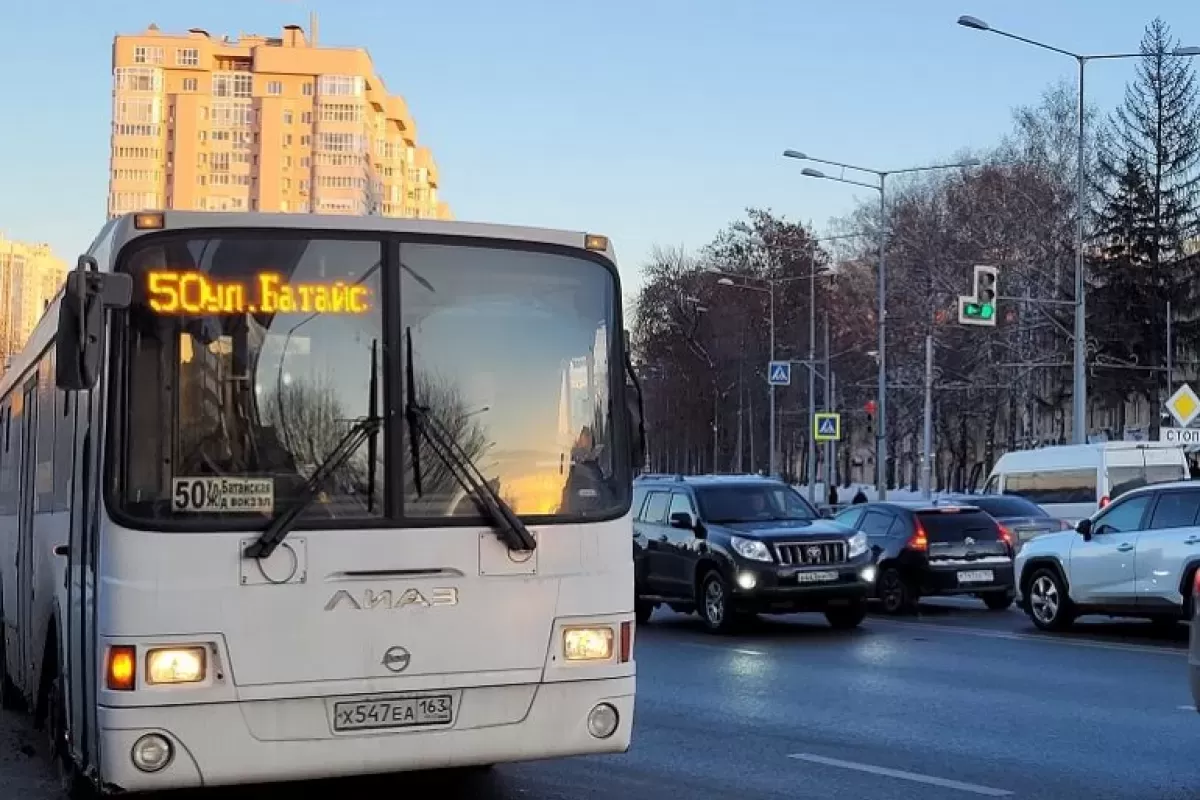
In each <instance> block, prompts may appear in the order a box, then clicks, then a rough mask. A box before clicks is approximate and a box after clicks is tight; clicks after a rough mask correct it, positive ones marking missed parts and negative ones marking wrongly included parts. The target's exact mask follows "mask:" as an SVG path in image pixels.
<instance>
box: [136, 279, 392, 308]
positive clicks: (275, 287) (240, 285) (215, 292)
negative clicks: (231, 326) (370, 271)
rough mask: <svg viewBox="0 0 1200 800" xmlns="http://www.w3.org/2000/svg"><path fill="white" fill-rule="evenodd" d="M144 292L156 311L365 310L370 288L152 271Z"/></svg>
mask: <svg viewBox="0 0 1200 800" xmlns="http://www.w3.org/2000/svg"><path fill="white" fill-rule="evenodd" d="M146 291H147V293H148V294H149V303H150V308H151V309H152V310H154V311H155V312H157V313H159V314H291V313H300V314H310V313H321V314H365V313H367V312H368V311H370V309H371V290H370V288H368V287H366V286H363V285H361V284H355V283H346V282H345V281H333V282H332V283H316V282H302V283H289V282H288V281H287V279H286V278H284V276H283V275H281V274H279V273H277V272H263V273H259V274H258V275H256V276H254V278H253V279H251V280H249V281H239V280H220V279H214V278H212V277H210V276H208V275H205V274H204V273H202V272H184V271H177V270H151V271H149V272H147V273H146Z"/></svg>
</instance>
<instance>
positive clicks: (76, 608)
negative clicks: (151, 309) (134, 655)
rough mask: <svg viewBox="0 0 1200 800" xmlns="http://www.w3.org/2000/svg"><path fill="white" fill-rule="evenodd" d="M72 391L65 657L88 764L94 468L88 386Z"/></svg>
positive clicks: (81, 753) (71, 725)
mask: <svg viewBox="0 0 1200 800" xmlns="http://www.w3.org/2000/svg"><path fill="white" fill-rule="evenodd" d="M68 397H69V398H70V401H71V403H72V405H73V406H74V409H73V410H74V412H75V413H74V416H73V417H70V416H69V417H67V419H68V420H70V421H71V422H72V423H73V427H72V431H73V435H74V442H73V447H72V449H71V450H72V453H74V459H73V460H72V465H71V493H72V495H71V530H70V539H69V540H68V545H69V546H68V548H67V607H66V609H64V612H65V614H66V625H65V636H64V637H63V638H64V645H65V647H66V655H65V661H64V662H63V663H64V667H65V673H66V676H67V680H66V686H64V689H65V691H66V692H67V698H68V700H69V705H68V707H67V716H68V720H67V725H68V730H69V731H70V732H71V737H70V741H71V747H72V753H73V755H74V756H75V757H76V758H77V759H78V761H79V763H80V764H84V765H90V764H92V763H94V759H92V758H91V756H92V754H93V753H94V752H95V749H94V741H93V738H92V737H93V734H94V732H95V719H94V717H93V716H92V715H91V714H90V713H89V708H90V707H91V706H92V705H93V704H92V703H90V702H89V701H90V699H91V698H93V697H95V685H94V683H93V682H92V681H91V680H89V670H91V669H94V665H93V662H90V661H89V660H88V656H89V654H91V656H92V658H93V659H94V657H95V653H94V651H95V648H94V647H92V646H91V642H92V638H91V634H92V632H93V630H94V628H93V626H92V610H93V609H94V608H95V602H94V598H93V597H92V589H93V588H94V586H95V583H94V580H93V578H94V572H93V570H92V569H91V565H92V564H93V563H94V558H95V553H94V539H93V538H92V537H91V536H90V535H89V532H90V531H93V530H94V523H95V502H94V501H95V495H94V492H93V491H92V485H93V484H94V483H95V481H94V480H93V476H94V475H95V474H96V473H95V467H94V459H93V455H94V453H93V446H92V436H91V433H90V431H91V411H92V404H91V402H90V400H91V394H90V393H89V392H72V393H70V394H69V395H68Z"/></svg>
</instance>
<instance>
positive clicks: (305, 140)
mask: <svg viewBox="0 0 1200 800" xmlns="http://www.w3.org/2000/svg"><path fill="white" fill-rule="evenodd" d="M310 144H312V137H311V136H301V137H300V146H301V147H308V146H309V145H310Z"/></svg>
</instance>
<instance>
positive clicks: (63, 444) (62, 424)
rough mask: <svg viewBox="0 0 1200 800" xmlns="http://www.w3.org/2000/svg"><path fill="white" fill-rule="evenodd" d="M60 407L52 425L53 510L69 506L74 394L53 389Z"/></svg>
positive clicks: (68, 508)
mask: <svg viewBox="0 0 1200 800" xmlns="http://www.w3.org/2000/svg"><path fill="white" fill-rule="evenodd" d="M54 394H55V399H56V400H57V404H58V406H59V408H60V409H61V410H60V411H59V413H58V414H57V415H56V416H57V417H58V421H57V422H56V424H55V426H54V499H53V504H52V507H53V509H54V510H55V511H68V510H70V508H71V475H72V473H73V472H74V469H75V417H74V414H72V411H73V410H74V408H75V400H74V398H75V394H74V393H73V392H60V391H55V392H54Z"/></svg>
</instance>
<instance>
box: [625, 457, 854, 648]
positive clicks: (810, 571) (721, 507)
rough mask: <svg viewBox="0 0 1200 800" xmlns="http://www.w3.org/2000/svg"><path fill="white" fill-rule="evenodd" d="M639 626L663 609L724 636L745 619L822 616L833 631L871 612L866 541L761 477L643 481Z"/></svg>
mask: <svg viewBox="0 0 1200 800" xmlns="http://www.w3.org/2000/svg"><path fill="white" fill-rule="evenodd" d="M633 508H634V521H633V559H634V570H635V572H634V574H635V576H636V577H635V589H634V591H635V592H636V598H637V602H636V608H637V619H638V622H643V623H644V622H646V621H647V620H649V618H650V615H651V613H653V611H654V609H655V608H657V607H658V606H659V605H662V604H664V603H665V604H666V605H668V606H670V607H671V608H672V609H674V610H676V611H679V612H684V613H688V612H691V611H699V613H700V618H701V619H703V620H704V623H705V625H707V626H708V628H709V630H712V631H714V632H727V631H730V630H733V629H734V628H735V627H736V626H737V623H738V622H739V621H740V620H741V619H744V618H745V617H746V616H747V615H751V614H756V613H770V614H789V613H794V612H798V611H821V612H824V614H825V617H826V619H828V620H829V624H830V625H832V626H834V627H835V628H853V627H856V626H857V625H858V624H859V623H861V622H862V621H863V618H864V617H865V616H866V613H867V597H868V595H870V594H871V593H872V591H871V582H872V581H873V580H874V575H875V570H874V568H873V567H872V562H873V559H872V557H871V552H870V547H869V546H868V543H867V537H866V536H865V535H864V534H861V533H858V532H857V531H855V530H854V529H853V528H847V527H845V526H844V525H841V524H839V523H837V522H834V521H832V520H828V519H823V518H822V517H821V515H820V514H819V513H818V512H817V510H816V509H814V508H813V507H812V506H811V505H810V504H809V503H808V501H806V500H805V499H804V498H803V497H801V496H800V494H799V493H798V492H797V491H796V490H795V489H793V488H792V487H790V486H788V485H787V484H785V483H783V482H781V481H777V480H771V479H769V478H760V477H755V476H689V477H682V476H673V475H669V476H661V475H657V476H642V477H640V478H638V480H636V481H635V482H634V491H633Z"/></svg>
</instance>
